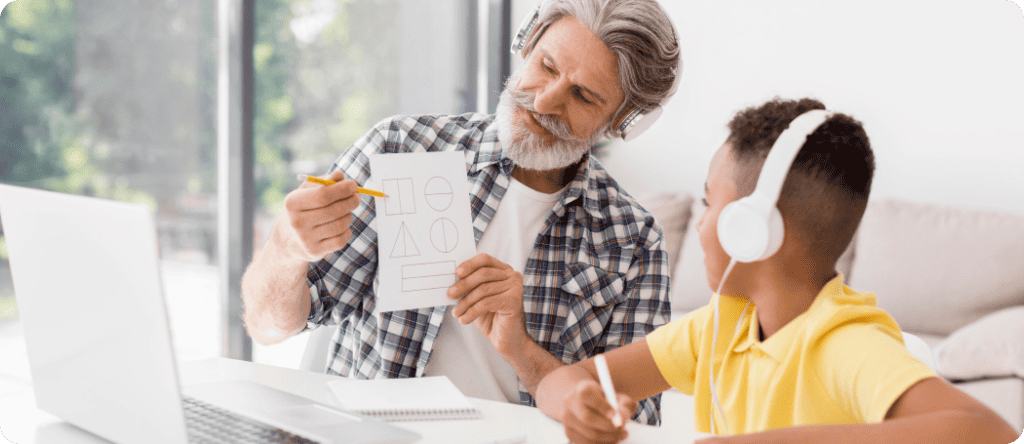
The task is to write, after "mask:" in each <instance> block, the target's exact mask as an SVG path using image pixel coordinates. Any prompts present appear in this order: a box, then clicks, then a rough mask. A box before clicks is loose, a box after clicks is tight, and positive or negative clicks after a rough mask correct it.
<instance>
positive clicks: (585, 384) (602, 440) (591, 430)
mask: <svg viewBox="0 0 1024 444" xmlns="http://www.w3.org/2000/svg"><path fill="white" fill-rule="evenodd" d="M569 400H570V402H568V403H567V405H566V406H565V413H564V415H563V416H562V424H563V425H564V426H565V436H566V437H567V438H569V442H572V443H573V444H607V443H617V442H619V441H622V440H624V439H626V437H628V436H629V432H627V431H626V423H628V422H629V418H631V417H633V412H634V411H636V406H637V403H636V401H634V400H633V399H631V398H630V397H629V396H627V395H625V394H622V393H619V394H618V401H619V405H617V406H615V407H614V408H613V407H612V406H610V405H608V401H607V400H606V399H605V397H604V391H602V390H601V384H599V383H598V382H597V381H594V380H585V381H580V382H579V383H578V384H576V386H575V387H574V388H573V390H572V393H571V394H570V396H569ZM615 408H617V409H618V413H619V414H620V415H621V416H622V419H623V424H622V425H621V426H619V427H616V426H615V425H614V424H612V418H613V417H614V416H615V413H616V411H615Z"/></svg>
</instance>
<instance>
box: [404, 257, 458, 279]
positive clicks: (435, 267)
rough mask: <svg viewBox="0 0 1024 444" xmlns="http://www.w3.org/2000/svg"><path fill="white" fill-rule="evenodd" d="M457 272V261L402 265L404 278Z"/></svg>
mask: <svg viewBox="0 0 1024 444" xmlns="http://www.w3.org/2000/svg"><path fill="white" fill-rule="evenodd" d="M442 274H455V261H442V262H428V263H425V264H409V265H402V279H408V278H417V277H426V276H438V275H442Z"/></svg>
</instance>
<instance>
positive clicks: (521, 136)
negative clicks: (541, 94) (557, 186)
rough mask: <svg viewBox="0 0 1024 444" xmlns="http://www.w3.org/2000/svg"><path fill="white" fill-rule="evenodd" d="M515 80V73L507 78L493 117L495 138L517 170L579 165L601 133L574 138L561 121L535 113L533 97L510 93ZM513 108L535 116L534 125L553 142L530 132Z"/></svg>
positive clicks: (517, 77) (516, 79)
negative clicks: (495, 126) (496, 125)
mask: <svg viewBox="0 0 1024 444" xmlns="http://www.w3.org/2000/svg"><path fill="white" fill-rule="evenodd" d="M518 80H519V73H515V74H513V75H512V77H510V78H509V80H508V83H506V86H505V90H504V91H502V92H501V97H500V98H499V100H498V110H497V114H496V116H495V119H496V120H497V122H498V139H499V140H500V141H501V144H502V146H503V147H504V149H505V150H506V151H507V152H508V157H509V158H510V159H512V161H513V162H514V163H515V165H516V166H517V167H519V168H525V169H528V170H536V171H552V170H560V169H563V168H567V167H569V166H570V165H573V164H575V163H576V162H579V161H580V159H582V158H583V156H585V155H586V154H587V153H588V152H589V151H590V148H591V147H592V146H594V145H595V144H597V142H598V140H600V138H601V134H602V133H603V132H604V131H603V130H601V129H598V130H596V131H594V133H593V134H592V135H591V136H590V137H589V138H585V139H584V138H579V137H576V136H575V135H573V134H572V130H571V129H570V128H569V126H568V125H567V124H565V122H562V121H561V120H558V119H556V118H554V117H551V116H548V115H544V114H539V113H536V111H535V110H534V109H533V100H534V94H533V93H529V92H525V91H514V90H513V86H514V85H515V84H516V83H517V81H518ZM517 109H519V110H521V111H522V112H524V113H525V112H533V113H535V117H536V120H537V123H539V124H540V125H541V126H542V127H544V129H546V130H548V131H549V132H551V134H552V135H554V138H555V141H554V142H552V143H550V144H549V143H548V142H547V141H545V140H544V139H545V138H544V137H541V136H538V135H537V134H534V133H533V132H532V131H530V129H529V128H527V127H526V124H525V123H524V122H523V121H522V119H520V118H516V116H515V112H516V110H517Z"/></svg>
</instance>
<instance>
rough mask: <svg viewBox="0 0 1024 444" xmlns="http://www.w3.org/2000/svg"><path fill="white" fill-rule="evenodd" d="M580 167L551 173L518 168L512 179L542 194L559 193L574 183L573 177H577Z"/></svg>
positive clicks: (513, 172)
mask: <svg viewBox="0 0 1024 444" xmlns="http://www.w3.org/2000/svg"><path fill="white" fill-rule="evenodd" d="M579 165H580V164H579V163H576V164H574V165H570V166H569V167H567V168H563V169H560V170H550V171H537V170H527V169H525V168H519V167H516V168H514V169H512V177H514V178H515V179H516V180H518V181H519V182H522V183H523V185H526V186H528V187H530V188H531V189H534V190H536V191H540V192H541V193H546V194H551V193H556V192H558V191H559V190H561V189H562V188H565V186H566V185H568V184H569V182H572V179H573V177H575V176H576V170H577V168H578V167H579Z"/></svg>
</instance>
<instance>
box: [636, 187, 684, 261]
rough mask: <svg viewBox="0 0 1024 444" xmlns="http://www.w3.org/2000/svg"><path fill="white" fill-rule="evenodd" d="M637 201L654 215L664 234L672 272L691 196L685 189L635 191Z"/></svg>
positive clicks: (681, 241)
mask: <svg viewBox="0 0 1024 444" xmlns="http://www.w3.org/2000/svg"><path fill="white" fill-rule="evenodd" d="M635 197H636V200H637V202H640V206H642V207H644V209H646V210H647V211H650V212H651V214H653V215H654V219H655V220H657V221H658V225H660V226H661V231H662V234H664V236H665V240H664V244H665V251H667V252H668V269H669V273H671V272H672V270H673V269H674V267H675V266H676V262H677V260H678V259H679V250H680V246H681V245H682V243H683V231H685V230H686V222H687V221H688V220H689V219H690V206H691V205H692V204H693V196H692V195H690V193H687V192H686V191H655V192H649V193H637V194H636V196H635Z"/></svg>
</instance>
